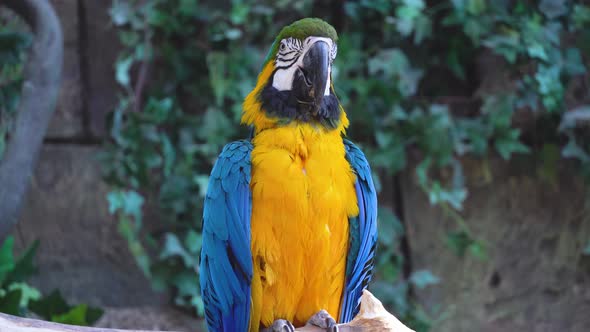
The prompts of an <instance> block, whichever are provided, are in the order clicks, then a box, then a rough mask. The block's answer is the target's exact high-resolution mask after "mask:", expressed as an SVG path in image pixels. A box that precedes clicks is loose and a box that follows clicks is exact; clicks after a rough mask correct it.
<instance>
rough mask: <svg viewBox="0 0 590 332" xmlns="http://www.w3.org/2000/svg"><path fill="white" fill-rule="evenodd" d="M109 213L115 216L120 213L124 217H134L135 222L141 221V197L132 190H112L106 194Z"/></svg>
mask: <svg viewBox="0 0 590 332" xmlns="http://www.w3.org/2000/svg"><path fill="white" fill-rule="evenodd" d="M107 201H108V202H109V213H111V214H115V213H117V212H119V211H121V212H122V213H123V214H125V215H130V216H133V217H135V219H136V221H140V220H141V215H142V212H141V209H142V206H143V202H144V199H143V197H142V196H141V195H140V194H139V193H137V192H136V191H133V190H127V191H124V190H114V191H111V192H109V193H108V195H107Z"/></svg>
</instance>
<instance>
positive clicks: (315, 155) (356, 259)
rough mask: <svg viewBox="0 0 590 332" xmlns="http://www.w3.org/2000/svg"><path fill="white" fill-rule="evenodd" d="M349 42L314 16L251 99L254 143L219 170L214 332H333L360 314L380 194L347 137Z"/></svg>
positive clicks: (209, 258)
mask: <svg viewBox="0 0 590 332" xmlns="http://www.w3.org/2000/svg"><path fill="white" fill-rule="evenodd" d="M337 39H338V37H337V34H336V31H335V30H334V28H333V27H332V26H330V25H329V24H328V23H326V22H324V21H322V20H320V19H314V18H306V19H302V20H299V21H296V22H294V23H293V24H291V25H289V26H286V27H285V28H283V29H282V30H281V32H280V34H279V35H278V37H277V38H276V39H275V41H274V43H273V44H272V46H271V49H270V52H269V53H268V56H267V58H266V60H265V61H264V65H263V69H262V72H261V73H260V75H259V76H258V82H257V84H256V87H255V88H254V90H253V91H252V92H251V93H250V94H249V95H248V96H247V97H246V100H245V101H244V105H243V115H242V123H243V124H246V125H248V126H251V127H252V129H253V136H252V138H251V139H249V140H242V141H236V142H232V143H229V144H227V145H226V146H225V147H224V148H223V151H222V152H221V154H220V155H219V158H218V159H217V162H216V163H215V165H214V167H213V170H212V172H211V177H210V180H209V187H208V189H207V196H206V198H205V209H204V213H203V249H202V252H201V263H200V284H201V291H202V297H203V300H204V303H205V313H206V319H207V324H208V326H209V330H210V331H232V332H233V331H238V332H239V331H250V332H255V331H259V330H266V331H292V330H293V329H294V326H300V325H303V324H306V322H310V323H312V324H314V325H318V326H320V327H323V328H333V325H334V324H335V323H336V321H338V322H348V321H350V320H351V319H352V318H353V317H354V316H355V315H356V313H357V312H358V309H359V301H360V297H361V293H362V290H363V289H364V288H366V287H367V283H368V282H369V281H370V279H371V270H372V268H373V258H374V255H375V246H376V240H377V225H376V224H377V222H376V220H377V197H376V191H375V187H374V185H373V180H372V179H371V169H370V167H369V164H368V162H367V160H366V158H365V156H364V154H363V153H362V152H361V150H359V149H358V148H357V147H356V146H355V145H354V144H353V143H351V142H350V141H349V140H347V139H345V138H343V136H344V135H345V130H346V128H347V127H348V119H347V117H346V113H345V112H344V110H343V109H342V106H341V105H340V103H339V101H338V98H337V97H336V95H335V92H334V87H333V85H332V81H331V71H332V62H333V61H334V59H335V57H336V53H337V47H336V42H337ZM332 317H334V318H332Z"/></svg>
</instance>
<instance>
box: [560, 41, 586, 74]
mask: <svg viewBox="0 0 590 332" xmlns="http://www.w3.org/2000/svg"><path fill="white" fill-rule="evenodd" d="M564 70H565V72H566V73H567V74H568V75H571V76H575V75H583V74H585V73H586V66H585V65H584V61H583V60H582V53H581V52H580V50H579V49H577V48H575V47H569V48H568V49H566V50H565V66H564Z"/></svg>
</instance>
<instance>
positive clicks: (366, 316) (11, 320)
mask: <svg viewBox="0 0 590 332" xmlns="http://www.w3.org/2000/svg"><path fill="white" fill-rule="evenodd" d="M338 328H339V331H340V332H364V331H367V332H368V331H384V332H413V330H411V329H409V328H407V327H406V326H405V325H404V324H402V323H401V322H400V321H399V320H398V319H397V318H395V317H394V316H393V315H392V314H390V313H389V312H387V311H386V310H385V308H383V304H381V302H380V301H379V300H378V299H377V298H375V297H374V296H373V294H371V293H370V292H369V291H364V292H363V297H362V298H361V309H360V312H359V314H358V315H357V316H356V317H355V318H354V319H353V320H352V321H351V322H350V323H347V324H340V325H338ZM0 331H2V332H147V331H139V330H117V329H103V328H96V327H81V326H73V325H64V324H57V323H49V322H45V321H41V320H35V319H28V318H21V317H15V316H10V315H5V314H0ZM297 331H299V332H320V331H323V330H322V329H320V328H318V327H302V328H299V329H297Z"/></svg>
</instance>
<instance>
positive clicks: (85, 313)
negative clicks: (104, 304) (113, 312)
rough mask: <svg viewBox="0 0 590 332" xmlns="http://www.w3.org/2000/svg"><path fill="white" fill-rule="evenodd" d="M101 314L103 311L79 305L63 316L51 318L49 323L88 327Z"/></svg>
mask: <svg viewBox="0 0 590 332" xmlns="http://www.w3.org/2000/svg"><path fill="white" fill-rule="evenodd" d="M102 314H103V311H102V310H101V309H98V308H91V307H88V306H87V305H86V304H80V305H77V306H75V307H73V308H71V309H70V310H69V311H67V312H65V313H63V314H58V315H53V316H51V321H53V322H56V323H61V324H69V325H78V326H89V325H92V324H94V322H96V321H97V320H98V319H99V318H100V316H102Z"/></svg>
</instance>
